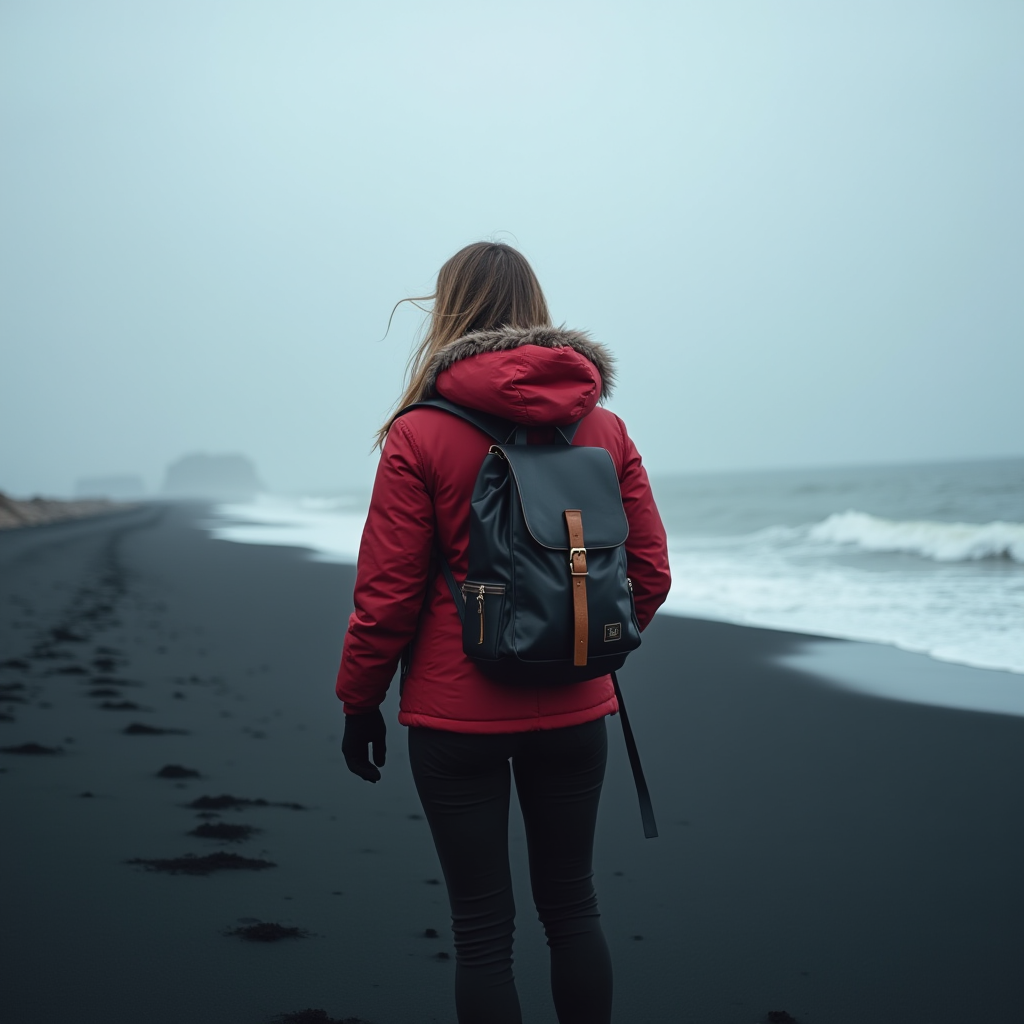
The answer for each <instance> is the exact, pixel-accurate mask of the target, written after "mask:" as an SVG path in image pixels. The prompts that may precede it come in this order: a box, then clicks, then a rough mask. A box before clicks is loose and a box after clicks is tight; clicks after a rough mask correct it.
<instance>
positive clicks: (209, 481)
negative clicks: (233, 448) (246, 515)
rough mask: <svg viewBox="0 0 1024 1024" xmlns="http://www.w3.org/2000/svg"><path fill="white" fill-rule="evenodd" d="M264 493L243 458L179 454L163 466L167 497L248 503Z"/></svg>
mask: <svg viewBox="0 0 1024 1024" xmlns="http://www.w3.org/2000/svg"><path fill="white" fill-rule="evenodd" d="M262 490H264V487H263V485H262V484H261V483H260V479H259V477H258V476H257V475H256V467H255V466H254V465H253V464H252V462H250V461H249V459H247V458H246V457H245V456H244V455H206V454H200V453H195V454H192V455H183V456H182V457H181V458H180V459H178V460H177V461H176V462H172V463H171V464H170V465H169V466H168V467H167V476H166V479H165V480H164V489H163V493H164V494H165V495H166V496H167V497H169V498H206V499H208V500H212V501H250V500H251V499H252V498H255V497H256V495H257V494H259V492H260V491H262Z"/></svg>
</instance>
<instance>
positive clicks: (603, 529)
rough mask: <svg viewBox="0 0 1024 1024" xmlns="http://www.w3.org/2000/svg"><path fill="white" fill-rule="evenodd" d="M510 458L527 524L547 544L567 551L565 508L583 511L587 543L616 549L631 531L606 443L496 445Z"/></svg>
mask: <svg viewBox="0 0 1024 1024" xmlns="http://www.w3.org/2000/svg"><path fill="white" fill-rule="evenodd" d="M495 449H497V450H498V451H500V453H501V455H502V456H503V457H504V458H505V459H506V460H507V462H508V464H509V467H510V469H511V471H512V477H513V480H514V481H515V487H516V490H517V491H518V492H519V500H520V503H521V506H522V511H523V516H524V518H525V520H526V528H527V529H528V530H529V531H530V535H531V536H532V537H533V539H534V540H535V541H536V542H537V543H538V544H540V545H541V546H542V547H545V548H552V549H555V550H559V551H562V550H564V551H565V553H566V560H567V561H566V564H568V553H569V547H570V545H569V535H568V533H567V531H566V528H565V510H566V509H580V511H581V512H582V513H583V529H584V538H585V540H586V544H587V548H588V549H589V548H614V547H618V546H619V545H621V544H625V542H626V537H627V536H628V535H629V524H628V523H627V521H626V512H625V509H623V507H622V495H621V494H620V492H619V480H618V476H617V475H616V473H615V463H614V462H612V457H611V455H610V454H609V453H608V451H607V450H606V449H604V448H583V447H581V446H579V445H572V446H569V445H558V444H554V445H547V444H544V445H541V444H531V445H492V447H491V450H492V451H494V450H495Z"/></svg>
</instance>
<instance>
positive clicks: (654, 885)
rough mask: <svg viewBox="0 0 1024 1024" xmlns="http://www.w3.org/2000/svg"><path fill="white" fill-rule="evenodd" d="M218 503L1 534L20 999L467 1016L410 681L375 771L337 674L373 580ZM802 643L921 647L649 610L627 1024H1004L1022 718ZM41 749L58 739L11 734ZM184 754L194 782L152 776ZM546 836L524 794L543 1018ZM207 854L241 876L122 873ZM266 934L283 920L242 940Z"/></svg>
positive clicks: (106, 1012)
mask: <svg viewBox="0 0 1024 1024" xmlns="http://www.w3.org/2000/svg"><path fill="white" fill-rule="evenodd" d="M205 515H206V510H205V507H204V506H198V505H184V504H183V505H164V506H159V505H151V506H143V507H138V508H135V509H133V510H128V511H126V512H125V513H124V514H123V515H118V516H116V517H108V516H96V517H91V518H85V519H77V520H69V521H67V522H65V523H62V524H55V525H53V526H52V527H50V528H49V529H47V530H46V531H34V530H12V531H6V532H4V533H3V534H0V627H2V634H3V636H4V653H3V656H2V659H0V660H2V661H3V667H2V668H0V686H2V687H3V690H2V691H0V692H2V695H3V697H4V698H7V700H6V702H4V701H0V710H2V711H3V713H4V715H5V716H7V717H8V718H9V719H12V720H7V721H2V722H0V747H3V748H8V751H5V752H4V753H0V799H2V801H3V808H4V810H3V814H4V821H5V842H4V844H3V849H2V852H0V857H2V862H3V867H4V871H5V877H7V878H8V879H9V880H11V879H23V880H24V884H23V885H18V886H15V887H11V889H10V891H9V894H8V898H7V899H6V901H5V903H6V906H5V929H4V930H3V932H2V936H3V937H2V939H0V942H2V952H0V956H2V957H3V961H4V963H5V966H6V967H7V968H8V975H7V976H8V978H9V982H8V984H7V986H5V991H4V993H2V994H0V1008H2V1009H3V1010H4V1011H5V1012H4V1016H10V1017H11V1018H12V1019H17V1020H19V1021H26V1022H35V1021H39V1022H44V1021H45V1022H49V1021H53V1020H60V1019H64V1018H65V1017H66V1018H68V1019H71V1018H72V1017H73V1019H75V1020H79V1021H83V1022H88V1021H92V1020H96V1021H100V1020H109V1019H114V1020H121V1019H124V1020H130V1019H146V1020H149V1021H152V1022H153V1024H179V1022H180V1021H182V1020H189V1021H191V1022H196V1024H206V1022H209V1024H215V1022H216V1024H262V1022H269V1021H270V1020H271V1018H273V1017H274V1015H276V1014H282V1013H287V1012H292V1011H299V1010H302V1009H303V1008H305V1007H319V1008H323V1009H324V1010H326V1012H327V1013H328V1014H329V1015H330V1016H331V1017H334V1018H344V1017H352V1016H358V1017H359V1018H361V1019H362V1020H365V1021H368V1022H372V1024H414V1022H415V1024H419V1022H423V1021H432V1020H436V1021H449V1020H452V1019H453V1018H454V1012H453V1007H452V994H451V983H452V968H453V961H452V959H451V957H452V954H453V950H452V946H451V939H450V930H449V921H448V908H447V901H446V899H445V896H444V889H443V886H442V885H440V884H438V883H439V878H440V875H439V870H438V867H437V862H436V857H435V855H434V853H433V849H432V845H431V842H430V836H429V832H428V830H427V829H426V827H425V824H424V822H423V820H422V818H421V816H420V815H421V811H420V808H419V805H418V801H417V799H416V796H415V792H414V789H413V786H412V782H411V779H410V777H409V769H408V758H407V754H406V752H405V748H404V741H405V735H404V730H403V729H402V728H401V727H400V726H398V725H397V722H396V720H395V715H396V705H397V694H396V693H395V692H394V689H395V688H393V691H392V693H390V694H389V696H388V700H387V701H386V703H385V706H384V709H383V710H384V713H385V718H386V719H387V721H388V726H389V741H390V742H389V751H388V763H387V766H386V768H385V769H384V779H383V781H382V782H381V783H380V784H379V785H377V786H369V785H366V784H363V783H361V782H360V780H358V779H356V778H355V777H354V776H352V775H351V774H349V773H348V772H347V771H346V770H345V768H344V762H343V759H342V757H341V752H340V737H341V727H342V723H341V708H340V705H339V704H338V702H337V700H336V699H335V697H334V694H333V689H332V684H333V676H334V672H335V671H336V668H337V657H338V654H339V652H340V646H341V642H342V637H343V634H344V628H345V621H346V618H347V615H348V612H349V610H350V608H351V587H352V581H353V578H354V570H353V569H352V568H351V567H347V566H343V565H338V564H329V563H322V562H315V561H312V560H309V559H307V558H305V557H303V555H302V553H301V552H300V551H298V550H297V549H295V548H283V547H282V548H276V547H270V546H260V545H246V544H236V543H225V542H223V541H218V540H214V539H211V538H210V537H209V536H208V535H207V533H206V531H205V530H204V529H202V528H201V527H200V526H199V525H198V523H199V522H200V521H201V520H202V519H203V517H204V516H205ZM809 643H817V644H827V645H828V646H829V649H830V652H831V653H830V657H832V658H833V659H834V660H835V661H836V662H837V663H839V662H843V661H844V660H845V661H846V662H848V663H849V665H850V666H851V667H850V671H851V672H858V671H862V668H860V667H858V663H857V657H856V656H855V653H854V652H856V651H857V650H860V649H862V648H865V647H868V648H872V649H874V650H875V651H876V653H877V655H878V657H879V658H880V659H881V661H882V662H886V661H888V662H892V663H893V664H895V662H893V659H891V658H889V657H888V655H889V654H890V653H891V654H893V655H896V654H901V653H902V652H896V651H895V650H892V651H891V652H890V649H888V648H885V647H881V646H878V645H864V644H856V643H852V642H848V641H842V640H835V641H828V640H821V639H820V638H817V637H805V636H801V635H800V634H793V633H783V632H777V631H773V630H766V629H759V628H757V627H744V626H735V625H731V624H725V623H718V622H713V621H704V620H697V619H685V618H680V617H675V616H664V617H662V616H659V617H656V619H655V622H654V623H653V624H652V626H651V627H650V628H649V629H648V630H647V631H646V632H645V634H644V644H643V646H642V647H641V648H640V650H639V651H638V652H637V653H636V654H635V655H633V656H631V658H630V662H629V664H628V665H627V667H626V668H625V669H624V670H623V672H622V673H621V680H622V685H623V689H624V690H625V696H626V701H627V704H628V707H629V711H630V718H631V721H632V723H633V727H634V730H635V732H636V736H637V742H638V744H639V747H640V754H641V757H642V759H643V762H644V767H645V769H646V772H647V776H648V780H649V783H650V785H651V790H652V796H653V799H654V807H655V812H656V814H657V817H658V824H659V827H660V831H661V838H659V839H657V840H654V841H645V840H644V839H643V837H642V832H641V828H640V821H639V812H638V809H637V805H636V794H635V791H633V789H632V780H631V776H630V773H629V769H628V765H627V763H626V758H625V753H624V750H623V744H622V737H621V729H620V726H619V724H618V723H617V722H616V721H615V720H614V719H613V720H612V721H610V722H609V736H610V756H609V767H608V776H607V781H606V788H605V795H604V798H603V803H602V809H601V816H600V820H599V827H598V839H597V856H596V861H595V875H596V884H597V888H598V895H599V899H600V901H601V909H602V917H603V921H604V925H605V930H606V934H607V936H608V941H609V945H610V946H611V949H612V956H613V961H614V964H615V971H616V976H615V986H616V1007H617V1009H616V1019H617V1020H645V1021H652V1022H660V1021H666V1022H668V1021H680V1020H684V1021H692V1022H700V1024H741V1022H745V1024H749V1022H752V1021H755V1020H757V1021H761V1020H767V1015H768V1013H769V1012H770V1011H780V1010H785V1011H786V1012H788V1013H789V1014H790V1015H791V1017H792V1018H793V1019H795V1020H796V1021H798V1022H800V1024H854V1022H858V1024H859V1022H860V1021H863V1020H872V1021H877V1022H880V1024H888V1022H891V1024H906V1022H907V1021H916V1020H928V1021H932V1022H934V1024H961V1022H962V1021H964V1020H979V1021H980V1020H1008V1019H1013V1017H1014V1015H1015V1014H1016V1013H1017V1012H1018V1010H1019V997H1020V986H1019V983H1018V982H1017V981H1016V977H1017V974H1018V971H1017V964H1019V962H1020V959H1021V957H1022V956H1024V939H1022V937H1021V934H1020V930H1019V921H1020V919H1021V916H1022V915H1024V882H1022V881H1021V879H1020V872H1019V864H1020V863H1021V861H1022V859H1024V815H1022V814H1021V813H1020V812H1021V811H1022V810H1024V798H1022V797H1021V795H1020V786H1019V783H1018V780H1019V779H1020V778H1021V777H1022V775H1024V720H1022V719H1021V718H1019V717H1014V716H1008V715H1001V714H993V713H981V712H969V711H956V710H950V709H945V708H935V707H927V706H922V705H918V704H912V703H908V702H904V701H900V700H891V699H885V700H882V699H877V698H873V697H869V696H864V695H862V694H858V693H852V692H849V691H845V690H842V689H839V688H837V687H836V686H833V685H830V684H829V683H828V681H827V680H823V679H822V678H821V677H820V676H816V675H815V674H814V673H809V672H806V671H797V670H796V669H794V668H793V667H792V666H790V665H788V664H787V663H786V659H787V658H790V657H792V656H795V655H799V653H800V652H801V651H802V650H805V649H806V646H807V645H808V644H809ZM903 657H905V658H908V659H915V660H916V661H917V662H918V668H919V670H920V671H921V672H924V673H927V672H929V671H930V670H931V667H932V666H933V665H934V664H936V663H933V662H932V661H931V660H930V659H928V658H927V657H925V656H923V655H922V656H915V655H903ZM12 662H20V663H21V664H22V665H23V666H24V667H19V666H18V665H12ZM946 667H948V668H950V670H951V671H954V672H956V671H958V670H957V668H956V667H955V666H946ZM902 670H903V668H902V666H897V667H896V668H895V669H894V671H902ZM103 691H106V692H105V693H104V692H103ZM125 704H129V705H133V706H132V707H124V705H125ZM111 705H113V706H111ZM133 726H142V727H143V729H142V730H141V731H138V732H135V733H132V732H126V730H130V729H131V728H132V727H133ZM160 730H164V731H163V732H160ZM28 744H37V745H38V746H39V747H43V748H49V749H51V750H58V749H59V750H60V753H50V754H46V753H34V754H33V753H11V752H9V750H10V748H16V747H24V746H25V745H28ZM170 766H177V768H178V769H181V770H182V771H184V772H185V773H186V774H184V775H182V774H175V772H173V771H172V772H171V773H170V774H169V775H166V776H164V777H161V773H162V772H164V770H165V769H167V768H168V767H170ZM188 772H198V773H199V775H198V776H192V775H189V774H187V773H188ZM86 793H88V794H91V795H89V796H85V795H84V794H86ZM225 796H230V797H233V798H235V799H236V802H235V803H234V804H233V805H232V804H231V802H230V801H229V802H228V804H227V805H225V804H224V801H223V799H222V798H223V797H225ZM203 798H207V802H205V803H202V802H201V803H199V804H196V801H202V800H203ZM211 799H212V800H213V801H217V800H220V801H221V802H220V804H219V805H217V804H216V803H213V804H212V805H211V803H210V802H209V801H210V800H211ZM238 801H241V802H238ZM246 801H248V802H246ZM261 801H263V802H261ZM296 804H298V805H301V806H302V808H304V809H302V810H299V809H297V808H296V807H295V806H294V805H296ZM193 805H194V806H193ZM200 816H202V817H200ZM204 826H218V827H219V826H235V827H236V829H237V828H240V827H248V828H250V829H256V830H259V831H256V832H250V833H248V834H247V837H245V838H236V839H234V840H231V839H227V838H224V836H226V835H228V834H230V833H231V832H232V829H231V828H228V829H227V830H224V829H220V832H219V833H218V832H217V830H216V829H215V830H214V832H213V833H211V834H205V833H203V832H198V834H197V829H202V828H203V827H204ZM218 834H220V836H221V838H217V835H218ZM524 847H525V841H524V837H523V832H522V825H521V822H519V820H518V814H517V812H515V811H513V815H512V823H511V851H512V859H513V873H514V884H515V887H516V894H517V903H518V906H519V916H518V921H517V924H518V928H517V942H516V973H517V979H518V983H519V989H520V997H521V1001H522V1004H523V1008H524V1016H525V1017H526V1018H527V1019H530V1020H531V1021H535V1022H541V1024H552V1022H553V1021H554V1014H553V1010H552V1009H551V1005H550V998H549V996H548V991H547V985H548V982H547V950H546V947H545V946H544V942H543V937H542V935H541V934H540V932H539V927H538V926H537V923H536V919H535V915H534V913H533V909H532V906H531V904H530V897H529V886H528V876H527V871H526V865H525V857H524V856H523V854H524ZM187 855H195V857H197V858H207V857H214V858H215V859H214V861H212V862H206V863H207V866H209V864H210V863H219V864H221V866H222V867H223V865H225V864H235V865H236V868H235V869H233V870H219V871H212V872H211V873H210V874H208V875H205V876H202V875H200V876H199V877H195V876H191V875H190V874H188V873H185V874H181V873H179V874H169V873H166V872H165V871H162V870H159V869H155V870H150V869H149V867H151V866H152V865H151V864H150V865H149V866H147V865H145V864H130V863H126V862H128V861H132V860H134V859H140V860H142V861H146V862H154V861H161V860H169V859H171V860H173V859H174V858H182V857H186V858H187ZM217 855H220V857H219V860H218V859H217ZM223 855H237V857H238V858H244V859H246V860H248V861H262V862H269V863H270V864H273V865H275V866H273V867H262V868H254V867H250V868H245V867H240V866H238V862H237V861H235V860H233V859H232V858H231V857H227V858H225V856H223ZM179 866H180V865H179ZM195 867H196V862H195V860H194V859H192V860H188V859H186V861H185V868H183V869H182V870H188V871H192V870H193V869H194V868H195ZM258 922H262V923H263V924H265V925H271V924H274V925H278V926H280V928H281V929H282V930H283V931H284V932H285V933H286V934H285V935H284V936H282V937H281V939H280V941H277V942H250V941H246V940H245V939H244V938H243V937H241V936H239V935H238V934H227V933H232V932H234V931H236V930H237V929H239V928H241V929H245V928H248V927H252V926H254V925H255V924H256V923H258ZM289 929H295V930H298V931H299V932H304V933H306V934H305V935H304V936H303V935H295V934H289V933H288V932H289ZM428 930H433V931H435V932H437V937H436V938H433V937H427V934H428ZM438 954H447V955H448V958H447V959H446V958H445V957H439V955H438ZM55 961H56V962H59V963H61V965H62V972H63V973H62V978H63V983H62V984H61V985H60V986H54V985H53V984H52V978H51V974H52V967H51V966H50V965H52V963H53V962H55Z"/></svg>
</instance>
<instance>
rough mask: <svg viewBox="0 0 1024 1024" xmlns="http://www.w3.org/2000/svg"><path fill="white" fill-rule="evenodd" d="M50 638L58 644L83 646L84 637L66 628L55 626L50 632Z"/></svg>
mask: <svg viewBox="0 0 1024 1024" xmlns="http://www.w3.org/2000/svg"><path fill="white" fill-rule="evenodd" d="M50 636H51V637H53V639H54V640H56V641H57V642H58V643H69V644H84V643H85V637H84V636H81V635H79V634H78V633H76V632H74V630H71V629H68V628H67V627H66V626H57V627H56V628H54V629H51V630H50Z"/></svg>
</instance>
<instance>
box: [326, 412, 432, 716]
mask: <svg viewBox="0 0 1024 1024" xmlns="http://www.w3.org/2000/svg"><path fill="white" fill-rule="evenodd" d="M433 540H434V503H433V500H432V499H431V496H430V494H429V493H428V492H427V489H426V486H425V484H424V475H423V467H422V462H421V459H420V454H419V450H418V449H417V446H416V443H415V440H414V437H413V434H412V432H411V430H410V428H409V426H408V425H407V424H406V423H405V422H404V421H403V420H396V421H395V423H394V425H393V426H392V428H391V431H390V432H389V433H388V437H387V440H386V441H385V443H384V450H383V452H382V453H381V458H380V462H379V463H378V465H377V476H376V479H375V480H374V484H373V495H372V497H371V498H370V509H369V512H368V513H367V516H366V525H365V526H364V527H363V536H362V540H361V541H360V543H359V557H358V560H357V563H356V586H355V593H354V603H355V609H354V611H353V612H352V614H351V616H350V617H349V620H348V632H347V633H346V634H345V646H344V648H343V650H342V655H341V667H340V668H339V669H338V680H337V685H336V687H335V691H336V693H337V695H338V697H339V698H340V699H341V700H342V701H344V702H345V712H346V714H359V713H360V712H366V711H372V710H373V709H374V708H376V707H378V706H379V705H380V704H381V703H382V702H383V700H384V697H385V695H386V694H387V690H388V686H389V685H390V683H391V680H392V679H393V678H394V675H395V671H396V669H397V668H398V662H399V660H400V658H401V655H402V649H403V648H404V647H405V645H406V644H407V643H409V641H410V640H411V639H412V636H413V634H414V633H415V631H416V623H417V620H418V618H419V615H420V612H421V610H422V608H423V599H424V595H425V593H426V585H427V573H428V570H429V564H430V552H431V548H432V546H433Z"/></svg>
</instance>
